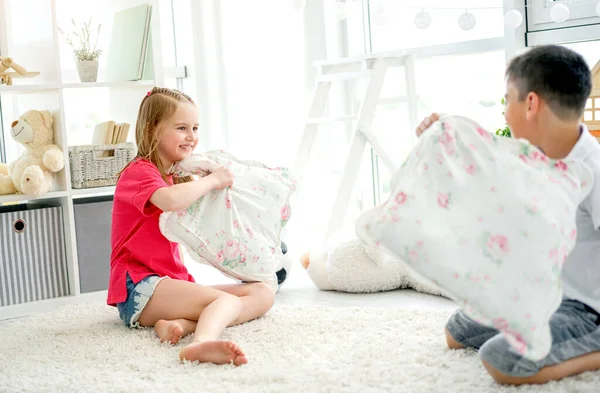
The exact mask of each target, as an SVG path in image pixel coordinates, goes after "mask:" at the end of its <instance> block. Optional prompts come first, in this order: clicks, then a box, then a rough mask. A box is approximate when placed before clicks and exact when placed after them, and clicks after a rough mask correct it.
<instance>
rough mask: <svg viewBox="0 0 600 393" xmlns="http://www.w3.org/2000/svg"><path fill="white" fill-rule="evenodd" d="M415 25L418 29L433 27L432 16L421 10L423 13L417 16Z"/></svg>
mask: <svg viewBox="0 0 600 393" xmlns="http://www.w3.org/2000/svg"><path fill="white" fill-rule="evenodd" d="M414 23H415V26H417V28H418V29H426V28H428V27H429V26H431V15H429V13H427V12H425V11H424V10H421V12H419V13H418V14H417V15H416V16H415V20H414Z"/></svg>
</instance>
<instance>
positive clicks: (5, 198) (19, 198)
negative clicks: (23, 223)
mask: <svg viewBox="0 0 600 393" xmlns="http://www.w3.org/2000/svg"><path fill="white" fill-rule="evenodd" d="M68 195H69V193H68V192H67V191H52V192H49V193H47V194H44V195H42V196H40V197H29V196H27V195H25V194H8V195H0V205H1V204H3V203H10V202H24V201H29V202H31V201H40V200H44V199H51V198H61V197H66V196H68Z"/></svg>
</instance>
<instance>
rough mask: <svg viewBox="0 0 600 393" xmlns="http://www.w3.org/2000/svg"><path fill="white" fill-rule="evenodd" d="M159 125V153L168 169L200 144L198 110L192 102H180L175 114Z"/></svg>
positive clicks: (164, 166)
mask: <svg viewBox="0 0 600 393" xmlns="http://www.w3.org/2000/svg"><path fill="white" fill-rule="evenodd" d="M159 127H160V128H161V129H160V131H159V138H160V140H159V142H158V155H159V157H160V160H161V162H162V164H163V168H165V170H168V169H169V168H170V167H171V166H172V165H173V164H174V163H175V162H177V161H181V160H183V159H184V158H186V157H188V156H189V155H191V154H192V151H193V150H194V148H195V147H196V145H197V144H198V110H197V109H196V107H195V106H194V105H192V104H189V103H180V104H179V105H177V109H176V110H175V113H174V114H173V116H172V117H171V118H170V119H167V120H165V121H163V122H162V123H161V124H160V125H159Z"/></svg>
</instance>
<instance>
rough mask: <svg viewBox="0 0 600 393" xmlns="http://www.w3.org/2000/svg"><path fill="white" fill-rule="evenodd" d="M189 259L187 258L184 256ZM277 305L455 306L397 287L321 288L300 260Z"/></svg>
mask: <svg viewBox="0 0 600 393" xmlns="http://www.w3.org/2000/svg"><path fill="white" fill-rule="evenodd" d="M186 260H189V259H186ZM187 265H188V269H189V270H190V273H191V274H192V275H194V277H195V278H196V280H197V281H198V282H199V283H201V284H204V285H211V284H226V283H232V282H233V281H232V280H229V279H227V278H226V277H223V275H221V273H219V272H218V271H216V270H215V269H213V268H211V267H208V266H201V265H198V264H196V263H194V262H192V263H188V264H187ZM276 302H277V304H285V305H313V304H318V305H327V306H332V307H377V308H421V309H455V308H456V305H455V304H454V302H452V301H451V300H449V299H446V298H443V297H440V296H432V295H427V294H423V293H419V292H415V291H413V290H398V291H390V292H381V293H372V294H367V293H360V294H358V293H356V294H355V293H342V292H333V291H321V290H319V289H317V287H316V286H315V285H314V284H313V283H312V281H311V280H310V278H309V277H308V275H307V274H306V271H305V270H304V269H303V268H302V266H301V265H300V262H299V261H298V262H297V263H294V264H293V265H292V269H291V274H290V276H289V278H288V280H286V282H285V283H284V285H283V286H282V287H281V289H280V290H279V292H278V293H277V297H276Z"/></svg>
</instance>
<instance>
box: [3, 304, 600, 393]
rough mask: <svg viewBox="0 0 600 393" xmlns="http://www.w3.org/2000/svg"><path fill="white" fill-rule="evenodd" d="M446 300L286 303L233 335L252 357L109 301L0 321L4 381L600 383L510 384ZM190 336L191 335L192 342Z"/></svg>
mask: <svg viewBox="0 0 600 393" xmlns="http://www.w3.org/2000/svg"><path fill="white" fill-rule="evenodd" d="M448 315H449V313H448V312H447V311H429V310H424V311H415V310H406V309H378V308H329V307H322V306H318V307H317V306H310V307H292V306H276V307H275V308H274V309H273V310H272V311H271V312H269V314H268V315H267V316H265V317H263V318H260V319H258V320H256V321H253V322H250V323H247V324H244V325H241V326H236V327H233V328H230V329H227V331H226V332H225V333H224V335H223V338H227V339H232V340H235V341H237V342H238V343H239V344H240V345H241V346H242V348H243V349H244V350H245V352H246V354H247V355H248V358H249V364H247V365H244V366H241V367H234V366H230V365H225V366H216V365H210V364H200V365H199V364H192V363H185V364H182V363H180V362H179V360H178V352H179V348H180V345H181V344H179V345H177V346H174V347H171V346H168V345H166V344H164V345H163V344H160V343H159V342H158V340H157V339H156V338H155V336H154V332H153V331H152V330H151V329H144V330H129V329H127V328H125V327H124V326H123V325H122V324H121V322H120V321H119V319H118V317H117V311H116V309H114V308H110V307H107V306H103V305H77V306H67V307H65V308H62V309H59V310H58V311H55V312H52V313H48V314H41V315H35V316H31V317H27V318H22V319H17V320H12V321H8V322H2V323H0V392H4V393H10V392H133V391H160V392H219V393H224V392H244V393H254V392H255V393H268V392H278V393H281V392H306V393H312V392H395V393H397V392H411V393H420V392H427V393H429V392H444V393H449V392H461V393H464V392H477V393H500V392H544V393H555V392H561V393H562V392H565V393H566V392H598V391H599V389H600V373H586V374H583V375H580V376H577V377H574V378H569V379H566V380H564V381H561V382H555V383H550V384H547V385H545V386H542V387H539V386H526V387H520V388H510V387H502V386H498V385H496V384H495V383H494V382H492V380H491V378H490V377H489V376H488V375H487V374H486V373H485V372H484V369H483V367H482V365H481V364H480V362H479V360H478V358H477V356H476V354H475V353H474V352H472V351H449V350H447V349H446V348H445V346H444V339H443V337H442V328H443V325H444V322H445V320H446V318H447V317H448ZM189 340H190V337H187V338H186V339H184V340H183V343H186V342H188V341H189Z"/></svg>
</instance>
